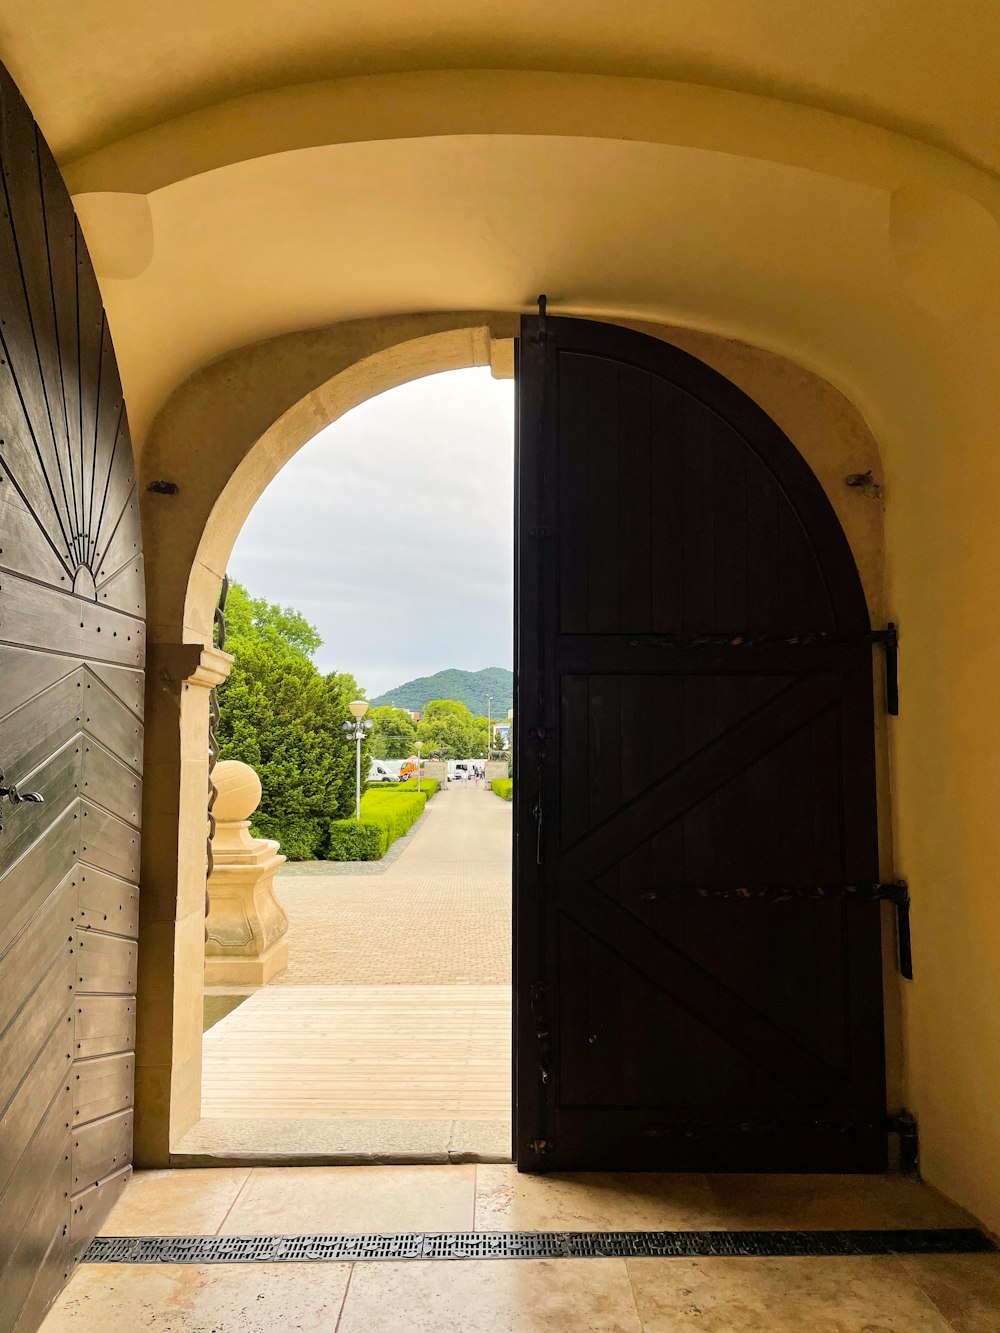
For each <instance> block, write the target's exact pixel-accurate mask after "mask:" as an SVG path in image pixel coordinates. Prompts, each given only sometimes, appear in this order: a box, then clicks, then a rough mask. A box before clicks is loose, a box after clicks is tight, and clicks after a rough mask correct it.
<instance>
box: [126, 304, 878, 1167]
mask: <svg viewBox="0 0 1000 1333" xmlns="http://www.w3.org/2000/svg"><path fill="white" fill-rule="evenodd" d="M620 322H621V323H626V321H620ZM628 324H629V326H630V327H633V328H636V329H639V330H641V331H643V332H646V333H649V334H652V335H653V336H655V337H659V338H662V339H664V340H666V341H669V342H672V343H674V344H675V345H677V346H679V347H682V348H684V349H685V350H688V351H690V352H692V353H694V354H695V355H697V356H699V357H701V358H702V359H703V360H705V361H707V362H708V363H709V364H710V365H712V366H713V367H715V368H716V369H718V370H720V371H721V372H722V373H723V374H725V375H727V376H728V377H729V378H730V379H731V380H733V381H734V382H735V383H736V384H738V385H739V386H740V387H741V388H743V389H744V391H746V392H747V393H749V394H750V395H751V396H752V397H754V398H755V399H756V401H757V402H758V403H759V404H760V405H761V406H762V407H763V408H764V409H765V410H766V411H767V412H768V413H769V414H770V415H771V416H772V417H773V418H774V419H775V420H776V421H777V422H778V423H779V425H781V427H782V428H783V429H784V430H785V431H786V433H787V434H788V435H789V436H790V438H792V439H793V441H794V442H795V443H796V445H797V447H798V448H799V450H800V451H801V452H802V454H803V456H804V457H805V458H806V460H807V461H808V462H809V464H810V466H811V467H812V468H813V470H814V471H815V473H816V475H817V477H818V478H819V480H820V481H821V483H822V484H823V486H824V488H825V489H826V491H827V494H828V495H829V497H830V499H831V501H832V503H833V505H834V508H835V509H836V511H837V514H838V517H839V518H840V521H841V523H842V525H843V527H844V530H845V532H846V533H847V535H848V538H849V540H850V542H851V544H852V547H853V549H854V552H855V558H856V560H857V562H858V566H859V570H860V573H861V576H862V581H863V583H864V585H865V590H866V595H867V598H868V603H869V609H870V612H871V615H872V617H873V620H877V619H879V618H880V617H882V616H883V614H884V608H883V590H882V542H883V535H882V513H881V507H880V506H879V505H878V504H875V503H872V502H871V501H870V500H868V499H866V498H863V497H860V495H859V493H858V492H857V491H855V490H850V489H848V488H847V487H846V486H845V485H844V478H845V476H846V475H847V474H849V473H856V472H865V471H867V470H869V469H871V470H872V471H873V473H874V474H875V476H876V477H880V476H881V463H880V459H879V454H878V449H877V446H876V444H875V441H874V439H873V437H872V435H871V433H870V432H869V430H868V429H867V427H866V425H865V423H864V421H863V419H862V417H861V415H860V413H858V411H857V410H856V409H855V408H854V407H853V406H852V405H851V404H850V403H849V402H848V401H847V400H846V399H845V398H844V397H843V395H842V394H841V393H840V392H839V391H838V390H836V389H834V388H833V387H832V386H831V385H829V384H827V383H825V382H824V381H822V380H820V379H819V378H818V377H817V376H816V375H814V374H813V373H812V372H810V371H806V370H804V369H802V368H801V367H799V366H796V365H794V364H793V363H791V362H789V361H787V360H786V359H785V358H783V357H780V356H778V355H776V354H774V353H770V352H765V351H762V350H760V349H757V348H753V347H749V346H747V345H746V344H742V343H737V342H733V341H731V340H728V339H723V338H720V337H717V336H715V335H710V334H701V333H698V332H695V331H689V330H681V329H676V328H666V327H662V326H654V325H647V324H640V323H637V322H633V321H628ZM516 326H517V320H516V317H515V316H513V315H510V314H505V313H495V312H482V311H476V312H468V313H465V314H462V313H459V314H454V315H440V314H433V315H407V316H398V317H391V318H385V319H376V320H361V321H353V322H351V323H348V324H342V325H335V326H332V327H330V328H328V329H321V330H313V331H307V332H302V333H295V334H289V335H285V336H283V337H280V338H276V339H272V340H270V341H268V342H265V343H260V344H255V345H252V346H249V347H246V348H242V349H239V350H238V351H236V352H234V353H231V354H229V355H227V356H226V357H223V358H221V359H220V360H219V361H216V362H214V363H212V364H211V365H209V366H207V367H204V368H203V369H202V370H200V371H198V372H197V373H196V374H195V375H193V376H192V377H191V378H190V379H189V380H188V381H186V382H185V383H184V384H183V385H182V386H181V387H180V388H179V389H178V390H177V391H176V392H175V394H174V395H173V396H172V397H171V399H170V400H169V401H168V403H167V404H166V406H165V407H164V409H163V410H162V412H161V413H160V414H159V416H158V417H157V419H156V421H155V422H154V424H153V427H152V429H151V432H150V436H149V439H148V441H147V444H146V448H145V450H144V452H143V457H142V462H141V471H140V494H141V495H142V499H143V506H144V509H143V518H144V524H145V538H146V549H147V552H150V551H152V552H153V556H152V557H151V558H150V559H149V560H148V568H149V571H150V572H149V587H148V593H147V596H148V606H149V640H150V646H149V653H150V668H149V670H150V678H151V686H150V697H149V700H148V701H147V719H148V721H147V726H148V733H147V734H148V738H149V761H148V767H147V785H146V806H145V808H144V830H145V838H144V848H143V870H142V873H143V880H144V893H145V897H144V900H143V903H144V906H143V910H144V919H143V923H142V937H141V938H142V949H141V951H140V957H141V959H142V970H141V975H140V996H139V1033H138V1041H137V1046H138V1053H137V1097H136V1154H137V1160H138V1161H139V1162H140V1164H142V1165H148V1166H153V1165H165V1164H167V1163H169V1162H170V1160H171V1150H172V1148H173V1147H174V1146H175V1145H176V1144H177V1142H178V1141H179V1140H180V1139H181V1138H182V1136H183V1135H184V1134H185V1133H186V1132H187V1130H189V1129H190V1128H191V1127H192V1126H193V1125H194V1124H195V1123H196V1122H197V1120H198V1119H199V1116H200V1101H201V1030H202V1012H201V991H202V976H203V968H204V877H205V845H204V842H205V821H206V813H205V793H206V788H207V779H208V754H207V744H206V736H207V729H208V710H209V692H210V689H211V688H212V686H214V685H216V684H218V683H220V682H221V681H222V680H224V679H225V676H226V675H227V674H228V669H229V663H230V659H228V657H227V656H226V655H225V654H224V653H219V652H218V650H216V649H214V648H212V647H211V643H212V620H213V612H214V607H215V604H216V600H217V597H218V589H219V584H220V582H221V579H222V576H223V574H224V571H225V566H226V562H227V560H228V558H229V554H230V552H231V550H232V547H233V544H234V542H235V540H236V537H237V536H238V534H239V531H240V528H241V527H242V525H243V522H244V521H245V519H246V516H247V515H248V514H249V512H250V510H251V509H252V507H253V505H254V504H255V503H256V501H257V499H258V498H259V497H260V495H261V494H262V493H263V491H264V490H265V488H266V487H267V485H268V484H269V482H270V481H271V480H272V479H273V478H274V477H275V476H276V475H277V473H278V472H279V471H280V469H281V468H282V466H284V464H285V463H286V462H287V461H288V460H289V459H290V458H291V457H292V456H293V455H294V454H295V453H296V452H297V450H298V449H299V448H301V447H302V446H303V445H304V444H305V443H306V442H307V441H308V440H309V439H311V438H312V437H313V436H315V435H316V434H317V433H318V432H319V431H320V430H321V429H323V428H324V427H325V426H327V425H329V424H330V423H331V422H333V421H335V420H337V418H338V417H340V416H342V415H343V414H344V413H345V412H347V411H349V410H350V409H351V408H353V407H356V406H358V405H359V404H360V403H362V402H364V401H365V400H366V399H368V398H371V397H374V396H376V395H377V394H379V393H381V392H383V391H384V390H386V389H389V388H393V387H396V386H397V385H400V384H403V383H406V382H408V381H410V380H413V379H418V378H421V377H423V376H426V375H432V374H436V373H439V372H442V371H447V370H455V369H462V368H468V367H472V366H485V365H491V366H492V367H493V370H494V373H495V374H497V375H498V376H501V377H503V376H507V375H510V374H512V372H513V360H512V356H511V349H512V341H511V340H512V338H513V335H514V332H515V330H516ZM206 423H209V424H208V426H207V427H206ZM156 481H165V482H169V483H173V485H174V486H176V487H177V488H178V489H177V491H176V493H169V492H170V488H169V487H167V488H157V489H154V490H150V489H149V487H150V483H152V482H156ZM879 762H880V766H881V769H882V776H883V779H884V776H885V774H886V773H887V759H886V741H885V736H884V735H882V734H880V736H879ZM880 789H881V791H882V793H883V796H882V801H881V804H882V824H883V828H884V829H886V830H888V829H889V826H890V819H889V804H888V796H887V794H886V793H887V790H888V784H887V781H885V780H883V781H881V783H880ZM898 1005H899V1002H898V995H897V993H896V991H895V989H891V992H890V990H887V994H886V1010H887V1015H888V1020H887V1046H888V1050H889V1083H890V1088H891V1089H892V1088H895V1087H898V1083H899V1054H898V1051H899V1037H898Z"/></svg>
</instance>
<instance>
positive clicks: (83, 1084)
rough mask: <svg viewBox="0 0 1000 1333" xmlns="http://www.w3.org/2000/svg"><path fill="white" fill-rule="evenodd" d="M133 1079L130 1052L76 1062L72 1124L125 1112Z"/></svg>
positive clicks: (131, 1091) (133, 1062)
mask: <svg viewBox="0 0 1000 1333" xmlns="http://www.w3.org/2000/svg"><path fill="white" fill-rule="evenodd" d="M134 1077H135V1056H134V1055H133V1054H132V1052H131V1051H126V1052H124V1053H123V1054H121V1055H103V1056H98V1057H97V1058H96V1059H93V1060H77V1061H75V1063H74V1065H73V1079H72V1084H73V1122H74V1124H78V1125H85V1124H87V1122H88V1121H90V1120H99V1119H100V1118H101V1117H102V1116H106V1115H113V1114H114V1113H115V1112H116V1111H125V1110H127V1109H128V1108H129V1107H130V1106H131V1105H132V1098H133V1083H134Z"/></svg>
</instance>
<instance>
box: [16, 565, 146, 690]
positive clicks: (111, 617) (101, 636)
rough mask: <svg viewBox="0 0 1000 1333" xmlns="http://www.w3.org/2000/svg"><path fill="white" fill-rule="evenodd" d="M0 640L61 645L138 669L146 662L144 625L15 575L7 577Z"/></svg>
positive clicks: (36, 645) (67, 650) (40, 645)
mask: <svg viewBox="0 0 1000 1333" xmlns="http://www.w3.org/2000/svg"><path fill="white" fill-rule="evenodd" d="M3 592H4V615H3V620H2V622H0V640H2V641H3V642H4V643H8V644H15V645H20V646H25V647H29V648H49V647H50V646H51V645H52V644H54V643H55V644H58V645H59V650H60V652H64V653H70V654H73V655H75V656H77V657H85V658H88V659H90V660H94V661H104V662H113V663H116V664H118V665H121V666H130V667H132V668H133V669H135V668H138V667H141V666H142V664H143V661H144V658H145V638H146V628H145V625H144V624H143V622H142V621H141V620H136V619H135V618H134V617H132V616H126V615H123V614H122V612H121V611H115V610H113V609H112V608H111V607H108V606H96V605H95V604H94V603H93V602H89V601H86V600H84V599H83V598H82V597H75V596H71V595H67V594H64V593H60V592H57V591H56V590H55V589H54V588H47V587H45V586H44V585H43V584H40V583H31V582H29V581H28V580H27V579H24V578H22V577H20V576H19V575H15V574H8V575H5V577H4V588H3Z"/></svg>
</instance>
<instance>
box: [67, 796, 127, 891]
mask: <svg viewBox="0 0 1000 1333" xmlns="http://www.w3.org/2000/svg"><path fill="white" fill-rule="evenodd" d="M80 806H81V812H80V818H81V821H82V825H81V836H80V859H81V860H82V861H86V862H87V864H88V865H93V866H96V868H97V869H98V870H107V871H109V872H110V873H111V874H112V875H117V876H118V877H119V878H120V879H130V880H133V881H134V880H136V879H138V877H139V833H138V830H137V829H136V828H135V827H133V826H132V825H130V824H126V823H125V821H124V820H121V819H118V818H117V816H115V815H113V814H110V813H109V812H108V811H107V810H102V809H101V808H100V806H97V805H93V804H91V802H90V801H81V802H80Z"/></svg>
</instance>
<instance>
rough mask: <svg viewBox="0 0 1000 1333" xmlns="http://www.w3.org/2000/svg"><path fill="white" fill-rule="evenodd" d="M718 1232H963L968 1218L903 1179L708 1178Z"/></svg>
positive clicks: (924, 1188)
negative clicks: (745, 1229) (785, 1229)
mask: <svg viewBox="0 0 1000 1333" xmlns="http://www.w3.org/2000/svg"><path fill="white" fill-rule="evenodd" d="M708 1181H709V1186H710V1189H711V1191H712V1196H713V1199H714V1200H715V1203H714V1210H715V1216H716V1221H715V1225H716V1226H719V1227H750V1228H753V1227H761V1228H779V1229H780V1228H783V1227H794V1228H796V1229H801V1230H809V1229H817V1230H824V1229H834V1230H837V1229H840V1228H844V1227H847V1228H869V1227H871V1228H878V1229H880V1228H883V1227H967V1226H974V1225H975V1223H974V1221H973V1220H972V1219H971V1218H970V1217H969V1215H968V1214H967V1213H965V1212H963V1211H962V1209H961V1208H959V1207H957V1206H956V1205H955V1204H953V1203H950V1202H949V1201H948V1200H947V1199H945V1198H944V1197H943V1196H942V1195H940V1194H938V1193H937V1191H936V1190H933V1189H931V1187H930V1186H929V1185H925V1184H923V1183H921V1182H920V1181H917V1180H908V1179H906V1178H905V1177H903V1176H892V1175H885V1176H825V1175H789V1176H776V1175H768V1176H762V1175H731V1176H709V1177H708Z"/></svg>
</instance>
